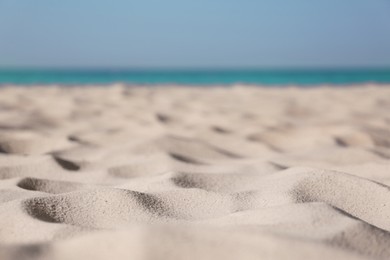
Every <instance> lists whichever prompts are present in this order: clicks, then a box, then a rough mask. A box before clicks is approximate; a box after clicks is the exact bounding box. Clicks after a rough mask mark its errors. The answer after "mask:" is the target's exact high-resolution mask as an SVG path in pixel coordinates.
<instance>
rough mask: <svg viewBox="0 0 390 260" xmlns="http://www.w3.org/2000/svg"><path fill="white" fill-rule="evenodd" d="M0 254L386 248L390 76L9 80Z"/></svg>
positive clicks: (1, 99) (236, 255)
mask: <svg viewBox="0 0 390 260" xmlns="http://www.w3.org/2000/svg"><path fill="white" fill-rule="evenodd" d="M0 151H1V153H0V259H53V260H57V259H58V260H63V259H94V260H98V259H135V260H136V259H168V260H169V259H190V260H191V259H212V260H216V259H224V260H229V259H332V260H336V259H390V233H389V231H390V189H389V186H388V185H390V160H389V159H390V86H388V87H386V86H381V87H380V86H360V87H357V86H356V87H345V88H334V87H320V88H296V87H288V88H262V87H245V86H235V87H213V88H204V87H198V88H196V87H186V88H184V87H153V88H151V87H125V86H121V85H114V86H110V87H71V88H70V87H55V86H51V87H3V88H0Z"/></svg>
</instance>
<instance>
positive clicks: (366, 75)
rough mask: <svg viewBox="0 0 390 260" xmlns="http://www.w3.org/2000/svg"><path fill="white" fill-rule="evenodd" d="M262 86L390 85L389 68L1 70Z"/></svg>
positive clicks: (86, 78) (31, 77)
mask: <svg viewBox="0 0 390 260" xmlns="http://www.w3.org/2000/svg"><path fill="white" fill-rule="evenodd" d="M115 83H124V84H129V85H194V86H210V85H235V84H245V85H262V86H291V85H299V86H322V85H334V86H345V85H356V84H390V68H389V69H306V70H305V69H294V70H291V69H273V70H264V69H245V70H244V69H237V70H233V69H219V70H217V69H210V70H145V69H128V70H123V69H120V70H118V69H90V70H87V69H66V70H65V69H0V86H4V85H107V84H115Z"/></svg>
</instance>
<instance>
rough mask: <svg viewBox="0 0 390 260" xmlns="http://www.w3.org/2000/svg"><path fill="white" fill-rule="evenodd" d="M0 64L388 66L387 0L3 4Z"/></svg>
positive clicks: (47, 0)
mask: <svg viewBox="0 0 390 260" xmlns="http://www.w3.org/2000/svg"><path fill="white" fill-rule="evenodd" d="M0 67H3V68H8V67H16V68H300V67H303V68H313V67H320V68H322V67H324V68H334V67H337V68H339V67H347V68H349V67H364V68H369V67H390V0H318V1H314V0H164V1H162V0H142V1H132V0H115V1H112V0H111V1H109V0H66V1H59V0H0Z"/></svg>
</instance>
